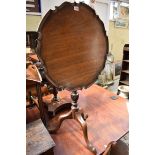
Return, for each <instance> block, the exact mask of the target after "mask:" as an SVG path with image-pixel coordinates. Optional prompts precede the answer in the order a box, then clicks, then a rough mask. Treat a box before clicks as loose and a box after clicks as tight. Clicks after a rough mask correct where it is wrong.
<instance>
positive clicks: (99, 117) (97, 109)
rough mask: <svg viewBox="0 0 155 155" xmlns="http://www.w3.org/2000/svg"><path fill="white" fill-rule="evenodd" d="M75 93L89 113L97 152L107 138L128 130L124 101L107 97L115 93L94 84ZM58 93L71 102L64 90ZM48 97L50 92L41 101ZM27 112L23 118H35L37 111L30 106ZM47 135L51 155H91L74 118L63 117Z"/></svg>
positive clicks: (120, 135) (115, 137) (103, 145)
mask: <svg viewBox="0 0 155 155" xmlns="http://www.w3.org/2000/svg"><path fill="white" fill-rule="evenodd" d="M78 92H79V101H78V103H79V105H80V107H81V108H83V110H84V112H85V113H87V114H88V115H89V117H88V119H87V125H88V136H89V139H90V141H91V142H92V144H93V145H94V146H95V147H96V149H97V154H101V153H103V152H104V150H105V149H106V147H105V146H107V145H108V144H109V143H110V142H111V141H117V140H118V139H120V138H121V137H122V136H123V135H124V134H126V133H127V132H128V130H129V116H128V108H127V104H126V102H127V100H126V99H124V98H122V97H119V96H118V99H116V100H113V99H112V98H111V97H112V96H116V95H115V94H113V93H112V92H110V91H108V90H106V89H104V88H102V87H100V86H97V85H95V84H94V85H92V86H91V87H89V88H88V89H86V90H82V91H80V90H79V91H78ZM58 96H59V97H60V98H61V99H62V100H67V101H69V100H70V101H71V99H70V92H69V91H67V90H65V91H62V92H59V94H58ZM52 97H53V95H51V97H50V96H49V95H48V96H47V97H44V100H45V99H46V98H47V99H46V100H50V98H52ZM36 109H37V108H36ZM31 111H32V113H31V112H30V110H29V113H28V115H29V116H27V119H29V120H32V117H35V118H38V115H37V114H36V112H38V111H37V110H35V111H34V110H32V109H31ZM30 113H31V114H30ZM32 115H33V116H32ZM33 120H34V119H33ZM51 136H52V138H53V139H54V142H55V143H56V147H55V149H54V153H55V155H92V153H91V152H90V151H89V150H88V149H87V148H86V143H85V141H84V137H83V135H82V130H81V127H80V125H79V124H78V123H77V122H76V121H75V120H72V119H70V120H65V121H64V122H63V124H62V126H61V128H60V129H59V130H58V131H57V133H56V134H51Z"/></svg>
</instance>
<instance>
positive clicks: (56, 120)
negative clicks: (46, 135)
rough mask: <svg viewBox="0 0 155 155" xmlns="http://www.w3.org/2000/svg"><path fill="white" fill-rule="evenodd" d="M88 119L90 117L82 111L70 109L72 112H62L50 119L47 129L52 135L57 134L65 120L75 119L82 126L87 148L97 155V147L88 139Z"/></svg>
mask: <svg viewBox="0 0 155 155" xmlns="http://www.w3.org/2000/svg"><path fill="white" fill-rule="evenodd" d="M87 118H88V115H85V114H84V113H83V110H82V109H78V110H75V109H70V110H65V111H64V112H61V113H60V114H57V115H56V116H55V117H53V118H52V119H50V120H49V121H48V125H47V129H48V131H49V132H50V133H56V131H57V130H58V129H59V128H60V126H61V124H62V122H63V121H64V120H65V119H75V120H76V121H77V122H78V123H79V124H80V126H81V128H82V131H83V136H84V139H85V142H86V144H87V148H88V149H89V150H90V151H91V152H93V153H94V154H96V153H97V152H96V149H95V147H94V146H93V145H92V144H91V143H90V141H89V139H88V133H87V123H86V119H87Z"/></svg>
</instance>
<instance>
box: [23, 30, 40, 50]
mask: <svg viewBox="0 0 155 155" xmlns="http://www.w3.org/2000/svg"><path fill="white" fill-rule="evenodd" d="M37 38H38V33H37V32H36V31H27V32H26V47H30V48H32V49H35V48H36V46H37V41H36V39H37Z"/></svg>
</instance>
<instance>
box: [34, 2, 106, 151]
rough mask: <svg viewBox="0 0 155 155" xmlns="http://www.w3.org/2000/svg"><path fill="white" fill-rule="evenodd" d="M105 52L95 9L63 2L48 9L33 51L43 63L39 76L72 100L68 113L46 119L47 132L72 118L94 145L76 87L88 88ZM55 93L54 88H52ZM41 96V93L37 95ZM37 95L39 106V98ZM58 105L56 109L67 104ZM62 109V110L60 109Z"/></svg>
mask: <svg viewBox="0 0 155 155" xmlns="http://www.w3.org/2000/svg"><path fill="white" fill-rule="evenodd" d="M107 52H108V38H107V36H106V32H105V28H104V24H103V23H102V21H101V20H100V19H99V17H98V16H97V15H96V13H95V11H94V10H93V9H92V8H91V7H90V6H88V5H86V4H85V3H79V4H77V3H69V2H64V3H63V4H62V5H61V6H59V7H56V9H55V10H49V11H48V13H47V14H46V15H45V16H44V18H43V20H42V21H41V23H40V26H39V28H38V42H37V48H36V53H37V55H38V58H39V60H40V61H41V63H42V66H43V71H42V75H44V76H45V77H46V79H47V80H48V82H49V83H50V84H51V85H54V86H55V90H57V89H67V90H70V91H72V92H71V95H70V97H71V99H70V101H69V102H66V104H67V105H69V104H70V106H69V107H70V108H69V111H68V112H67V113H64V114H63V113H61V114H60V115H59V114H58V115H57V116H54V118H57V119H55V122H53V117H52V118H51V120H52V121H50V117H49V118H48V119H49V120H48V121H47V123H46V124H47V128H48V131H49V132H51V133H52V132H56V131H57V130H58V129H59V128H60V126H61V123H62V122H63V121H64V120H65V119H75V120H76V121H77V122H78V123H79V124H80V125H81V127H82V130H83V135H84V139H85V142H86V144H87V147H88V149H89V150H90V151H92V152H93V153H96V150H95V148H94V147H93V145H92V144H91V143H90V141H89V140H88V135H87V124H86V119H87V117H88V116H87V115H85V114H84V112H83V110H82V109H80V108H79V106H78V104H77V102H78V99H79V94H78V91H77V90H80V89H83V88H88V87H89V86H90V85H91V84H93V83H94V82H95V81H96V80H97V77H98V75H99V74H100V72H101V71H102V70H103V68H104V65H105V60H106V55H107ZM55 92H56V93H54V94H57V91H55ZM40 96H41V94H40ZM40 96H39V98H40V99H39V100H38V101H39V102H40V103H39V104H40V105H41V103H42V101H41V99H42V97H40ZM59 103H60V102H59V101H58V100H54V102H53V100H52V101H51V104H57V105H60V106H58V108H59V110H60V109H62V110H63V108H64V107H65V106H66V104H63V105H61V104H59ZM60 111H61V110H60Z"/></svg>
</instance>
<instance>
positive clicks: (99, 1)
mask: <svg viewBox="0 0 155 155" xmlns="http://www.w3.org/2000/svg"><path fill="white" fill-rule="evenodd" d="M65 1H68V2H72V3H73V2H74V0H41V10H42V17H43V16H44V15H45V14H46V12H47V11H49V10H50V9H52V10H54V9H55V6H59V5H61V4H62V3H63V2H65ZM75 1H76V2H80V1H85V3H86V4H90V0H75ZM93 6H94V9H95V11H96V14H98V15H99V17H100V19H101V20H102V21H103V23H104V26H105V29H106V32H107V34H108V31H109V14H110V0H96V1H95V4H94V5H93Z"/></svg>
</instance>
